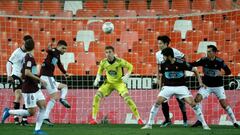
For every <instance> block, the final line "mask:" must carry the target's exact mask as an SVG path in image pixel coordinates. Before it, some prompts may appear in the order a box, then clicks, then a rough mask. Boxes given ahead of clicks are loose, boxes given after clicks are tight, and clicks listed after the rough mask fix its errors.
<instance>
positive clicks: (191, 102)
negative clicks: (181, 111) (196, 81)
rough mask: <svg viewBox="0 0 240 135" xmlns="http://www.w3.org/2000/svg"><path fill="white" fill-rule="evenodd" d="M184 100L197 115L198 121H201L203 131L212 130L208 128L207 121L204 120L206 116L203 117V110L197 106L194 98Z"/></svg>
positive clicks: (188, 97) (189, 97)
mask: <svg viewBox="0 0 240 135" xmlns="http://www.w3.org/2000/svg"><path fill="white" fill-rule="evenodd" d="M184 100H185V102H186V103H188V104H189V105H190V106H191V107H192V108H193V110H194V113H195V114H196V116H197V119H198V120H200V121H201V123H202V125H203V129H205V130H210V128H209V127H208V125H207V123H206V121H205V119H204V116H203V113H202V110H201V109H200V107H199V106H198V105H197V104H196V102H195V101H194V99H193V97H191V96H187V97H184Z"/></svg>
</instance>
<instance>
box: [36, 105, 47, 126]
mask: <svg viewBox="0 0 240 135" xmlns="http://www.w3.org/2000/svg"><path fill="white" fill-rule="evenodd" d="M45 111H46V109H39V111H38V115H37V120H36V125H35V130H40V129H41V126H42V123H43V118H44V114H45Z"/></svg>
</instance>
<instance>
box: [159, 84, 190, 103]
mask: <svg viewBox="0 0 240 135" xmlns="http://www.w3.org/2000/svg"><path fill="white" fill-rule="evenodd" d="M158 96H162V97H164V98H166V99H167V100H168V99H169V98H171V97H172V96H176V97H177V98H178V99H183V98H186V97H192V94H191V92H190V91H189V90H188V88H187V87H186V86H163V87H162V89H161V91H160V92H159V94H158Z"/></svg>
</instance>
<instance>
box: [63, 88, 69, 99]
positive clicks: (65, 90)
mask: <svg viewBox="0 0 240 135" xmlns="http://www.w3.org/2000/svg"><path fill="white" fill-rule="evenodd" d="M67 92H68V87H63V88H62V89H61V98H62V99H65V98H66V96H67Z"/></svg>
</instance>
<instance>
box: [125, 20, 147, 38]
mask: <svg viewBox="0 0 240 135" xmlns="http://www.w3.org/2000/svg"><path fill="white" fill-rule="evenodd" d="M129 29H130V30H131V31H137V32H138V35H139V36H142V35H144V33H145V32H146V31H147V23H146V22H145V21H144V20H141V21H140V20H139V21H137V22H136V23H132V24H131V25H130V28H129Z"/></svg>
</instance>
